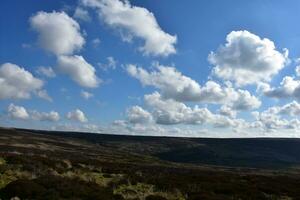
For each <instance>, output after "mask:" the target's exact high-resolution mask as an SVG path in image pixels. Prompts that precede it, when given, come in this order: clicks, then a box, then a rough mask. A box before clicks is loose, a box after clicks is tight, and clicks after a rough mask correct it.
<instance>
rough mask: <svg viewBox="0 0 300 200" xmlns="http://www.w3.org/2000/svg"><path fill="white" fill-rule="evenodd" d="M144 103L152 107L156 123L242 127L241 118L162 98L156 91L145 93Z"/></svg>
mask: <svg viewBox="0 0 300 200" xmlns="http://www.w3.org/2000/svg"><path fill="white" fill-rule="evenodd" d="M145 102H146V104H147V105H148V106H149V107H150V108H151V109H152V113H153V117H154V119H155V121H156V123H158V124H181V123H182V124H210V125H213V126H214V127H231V128H239V127H243V126H244V124H245V122H244V121H243V120H241V119H231V118H228V117H226V116H223V115H218V114H214V113H212V112H211V111H209V110H208V109H207V108H199V107H198V106H195V107H194V108H191V107H188V106H186V105H185V104H184V103H181V102H177V101H174V100H173V99H163V98H162V97H161V95H160V94H159V93H158V92H155V93H153V94H150V95H145Z"/></svg>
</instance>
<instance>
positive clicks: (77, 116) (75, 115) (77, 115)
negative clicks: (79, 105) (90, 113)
mask: <svg viewBox="0 0 300 200" xmlns="http://www.w3.org/2000/svg"><path fill="white" fill-rule="evenodd" d="M67 118H68V119H69V120H73V121H78V122H87V121H88V119H87V118H86V116H85V114H84V113H83V112H82V111H81V110H79V109H76V110H73V111H70V112H68V113H67Z"/></svg>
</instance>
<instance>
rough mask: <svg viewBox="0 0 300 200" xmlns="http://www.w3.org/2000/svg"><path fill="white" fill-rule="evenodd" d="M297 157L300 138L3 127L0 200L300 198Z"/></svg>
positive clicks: (299, 163)
mask: <svg viewBox="0 0 300 200" xmlns="http://www.w3.org/2000/svg"><path fill="white" fill-rule="evenodd" d="M299 152H300V139H286V138H252V139H215V138H176V137H146V136H125V135H108V134H93V133H77V132H76V133H75V132H54V131H40V130H26V129H0V173H1V177H0V197H1V198H2V199H10V198H12V197H15V196H18V197H20V198H21V199H104V200H109V199H146V200H151V199H174V200H175V199H199V200H201V199H222V200H226V199H299V197H300V189H299V188H300V171H299V166H300V154H299ZM45 196H46V197H47V198H45Z"/></svg>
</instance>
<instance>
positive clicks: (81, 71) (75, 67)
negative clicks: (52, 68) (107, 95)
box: [57, 55, 101, 88]
mask: <svg viewBox="0 0 300 200" xmlns="http://www.w3.org/2000/svg"><path fill="white" fill-rule="evenodd" d="M57 63H58V69H59V70H60V71H61V72H62V73H65V74H67V75H69V76H70V77H71V79H72V80H73V81H75V82H76V83H77V84H79V85H80V86H82V87H88V88H95V87H98V85H99V84H100V82H101V80H100V79H99V78H98V77H97V76H96V70H95V68H94V67H93V66H92V65H90V64H89V63H88V62H87V61H86V60H85V59H84V58H83V57H82V56H78V55H74V56H59V57H58V59H57Z"/></svg>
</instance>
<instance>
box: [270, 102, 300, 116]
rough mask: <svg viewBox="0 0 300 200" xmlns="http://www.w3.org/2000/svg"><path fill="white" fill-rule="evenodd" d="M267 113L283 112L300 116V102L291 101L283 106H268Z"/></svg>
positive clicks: (283, 113)
mask: <svg viewBox="0 0 300 200" xmlns="http://www.w3.org/2000/svg"><path fill="white" fill-rule="evenodd" d="M265 112H266V113H272V114H281V115H288V116H293V117H295V116H300V104H299V103H298V102H297V101H292V102H291V103H288V104H285V105H283V106H274V107H270V108H268V110H267V111H265Z"/></svg>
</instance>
